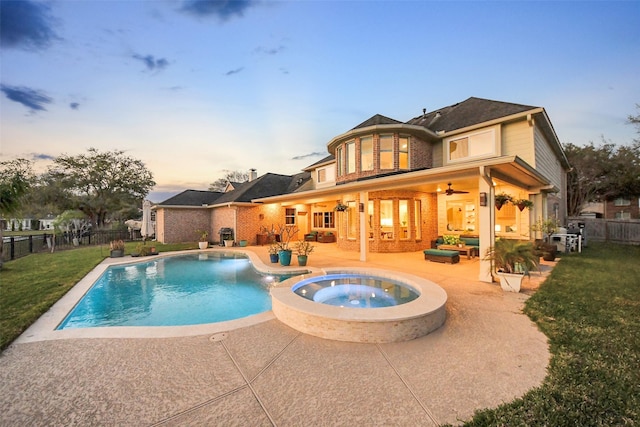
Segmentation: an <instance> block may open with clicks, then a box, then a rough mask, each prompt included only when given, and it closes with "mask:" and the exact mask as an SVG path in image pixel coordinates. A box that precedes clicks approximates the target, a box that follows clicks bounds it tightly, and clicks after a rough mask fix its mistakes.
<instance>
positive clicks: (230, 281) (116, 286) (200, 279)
mask: <svg viewBox="0 0 640 427" xmlns="http://www.w3.org/2000/svg"><path fill="white" fill-rule="evenodd" d="M288 277H290V276H269V275H263V274H260V273H258V272H257V271H256V270H255V269H254V268H253V266H252V264H251V262H250V261H249V259H248V258H247V257H245V256H244V255H241V254H233V253H219V254H217V253H216V254H203V253H200V254H189V255H178V256H173V257H163V258H157V259H154V260H153V261H149V262H144V263H137V264H128V265H121V266H111V267H109V268H108V269H107V270H106V271H105V273H104V274H103V275H102V276H101V277H100V278H99V279H98V280H97V281H96V283H95V284H94V285H93V286H92V287H91V289H90V290H89V291H88V292H87V294H86V295H85V296H84V297H83V298H82V299H81V300H80V302H78V304H77V305H76V306H75V307H74V309H73V310H72V311H71V312H70V313H69V314H68V315H67V317H66V318H65V319H64V320H63V321H62V323H61V324H60V325H59V326H58V328H57V329H70V328H88V327H98V326H181V325H199V324H204V323H214V322H222V321H226V320H233V319H239V318H242V317H247V316H251V315H254V314H258V313H262V312H265V311H268V310H271V297H270V295H269V287H270V286H271V284H272V283H273V282H274V281H281V280H284V279H286V278H288Z"/></svg>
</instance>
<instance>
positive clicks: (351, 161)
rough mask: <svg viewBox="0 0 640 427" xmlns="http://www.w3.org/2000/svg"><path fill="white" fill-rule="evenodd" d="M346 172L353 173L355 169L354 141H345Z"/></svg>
mask: <svg viewBox="0 0 640 427" xmlns="http://www.w3.org/2000/svg"><path fill="white" fill-rule="evenodd" d="M345 163H346V166H347V173H348V174H349V173H355V171H356V142H355V141H349V142H347V159H346V161H345Z"/></svg>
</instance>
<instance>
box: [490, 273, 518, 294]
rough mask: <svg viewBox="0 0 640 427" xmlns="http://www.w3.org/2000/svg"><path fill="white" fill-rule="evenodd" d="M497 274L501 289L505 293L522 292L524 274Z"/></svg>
mask: <svg viewBox="0 0 640 427" xmlns="http://www.w3.org/2000/svg"><path fill="white" fill-rule="evenodd" d="M496 274H497V275H498V277H499V278H500V287H501V288H502V290H503V291H505V292H520V285H521V284H522V279H523V278H524V274H512V273H502V272H500V271H498V272H497V273H496Z"/></svg>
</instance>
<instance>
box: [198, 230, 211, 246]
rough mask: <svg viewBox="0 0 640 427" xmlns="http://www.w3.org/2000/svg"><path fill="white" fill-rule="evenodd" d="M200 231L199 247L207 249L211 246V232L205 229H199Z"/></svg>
mask: <svg viewBox="0 0 640 427" xmlns="http://www.w3.org/2000/svg"><path fill="white" fill-rule="evenodd" d="M198 233H200V240H198V247H199V248H200V249H207V248H208V247H209V233H208V232H207V231H204V230H198Z"/></svg>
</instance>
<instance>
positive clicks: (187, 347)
mask: <svg viewBox="0 0 640 427" xmlns="http://www.w3.org/2000/svg"><path fill="white" fill-rule="evenodd" d="M246 249H249V250H252V251H255V253H256V254H257V256H258V257H259V258H260V259H261V260H262V261H263V262H264V263H265V264H267V265H268V264H270V263H269V260H268V253H267V249H266V247H253V246H252V247H248V248H246ZM294 258H295V257H294ZM293 264H295V260H294V261H293ZM553 264H554V263H544V265H543V274H541V275H538V273H533V274H532V276H531V278H530V279H525V280H524V282H523V291H522V292H521V293H518V294H515V293H504V292H503V291H502V290H501V289H500V286H499V284H497V283H496V284H488V283H483V282H479V281H478V280H477V277H478V259H477V258H476V259H471V260H466V259H461V260H460V263H458V264H454V265H450V264H439V263H434V262H429V261H425V260H424V256H423V254H422V252H414V253H403V254H370V258H369V260H368V261H367V262H366V263H364V264H363V263H362V262H360V261H358V254H355V253H348V252H343V251H339V250H337V249H336V247H335V244H318V245H316V251H315V252H314V253H312V254H311V256H310V257H309V265H310V266H311V267H341V266H345V267H348V266H355V267H362V266H363V265H364V266H370V267H372V268H382V269H389V270H395V271H402V272H406V273H409V274H414V275H417V276H421V277H424V278H427V279H429V280H431V281H433V282H435V283H437V284H438V285H440V286H441V287H442V288H444V289H445V291H446V292H447V294H448V301H447V320H446V322H445V324H444V326H442V327H441V328H440V329H438V330H436V331H434V332H432V333H431V334H429V335H427V336H425V337H422V338H418V339H415V340H412V341H407V342H401V343H389V344H360V343H348V342H338V341H330V340H325V339H322V338H316V337H312V336H308V335H305V334H302V333H299V332H297V331H295V330H293V329H291V328H289V327H287V326H285V325H283V324H282V323H280V322H279V321H278V320H276V319H275V317H274V316H273V315H272V314H271V313H268V314H265V315H263V316H262V317H261V318H260V319H259V321H258V322H249V323H248V324H247V325H240V326H239V327H238V328H237V329H232V328H229V329H228V330H224V329H225V328H212V329H204V330H201V331H200V332H201V333H200V334H199V333H198V331H196V334H195V335H192V336H182V337H152V338H108V337H105V338H64V339H47V340H43V341H39V340H34V339H33V338H32V339H30V340H29V339H23V337H20V338H19V339H18V340H16V342H14V343H13V344H12V345H11V346H10V347H9V348H8V349H7V350H5V351H4V352H3V354H2V356H0V425H3V426H4V425H119V426H121V425H136V426H137V425H150V426H151V425H206V426H212V425H238V426H245V425H246V426H299V425H326V426H332V425H355V424H363V425H394V426H435V425H438V424H441V423H453V424H457V423H459V421H460V420H464V419H468V418H469V417H471V416H472V415H473V412H474V411H475V410H477V409H482V408H486V407H495V406H497V405H499V404H501V403H503V402H509V401H511V400H513V399H515V398H517V397H519V396H521V395H522V394H524V393H525V392H526V391H527V390H529V389H531V388H533V387H536V386H538V385H540V384H541V382H542V381H543V379H544V377H545V375H546V368H547V363H548V360H549V352H548V345H547V340H546V337H545V336H544V335H543V334H542V333H541V332H539V331H538V330H537V328H536V327H535V325H534V324H533V323H532V322H531V321H530V320H529V318H528V317H526V316H525V315H523V314H522V312H521V310H522V306H523V303H524V302H525V301H526V299H527V298H528V295H529V294H530V293H531V292H532V291H533V290H535V289H536V288H537V286H538V285H539V283H540V282H541V281H542V280H543V279H544V277H545V275H546V274H547V273H548V272H549V271H550V269H551V268H552V266H553ZM234 327H235V326H234Z"/></svg>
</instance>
